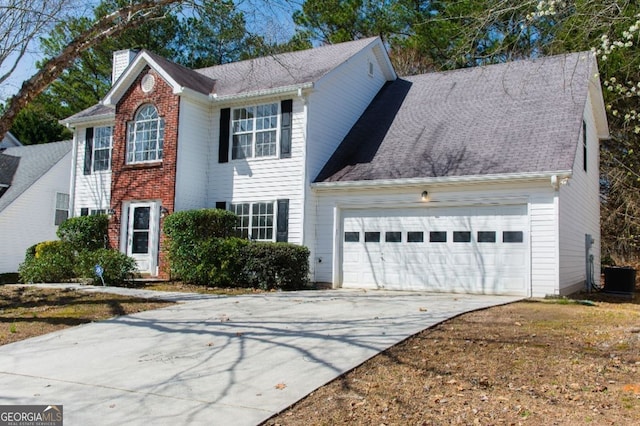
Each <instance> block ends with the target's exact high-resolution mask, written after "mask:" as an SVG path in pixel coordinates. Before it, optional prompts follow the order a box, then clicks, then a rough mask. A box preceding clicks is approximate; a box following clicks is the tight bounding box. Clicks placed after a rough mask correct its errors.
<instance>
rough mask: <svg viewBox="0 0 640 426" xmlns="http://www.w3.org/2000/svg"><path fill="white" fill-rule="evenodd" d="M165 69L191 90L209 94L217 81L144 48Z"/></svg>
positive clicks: (177, 81)
mask: <svg viewBox="0 0 640 426" xmlns="http://www.w3.org/2000/svg"><path fill="white" fill-rule="evenodd" d="M144 52H146V53H147V54H148V55H149V56H150V57H151V59H153V60H154V61H155V62H156V63H157V64H158V65H159V66H160V67H161V68H162V69H163V70H165V71H166V72H167V74H169V75H170V76H171V78H173V80H174V81H175V82H176V83H178V84H179V85H180V86H181V87H188V88H189V89H191V90H195V91H196V92H199V93H202V94H204V95H208V94H210V93H212V92H213V88H214V86H215V85H216V81H215V80H214V79H211V78H209V77H207V76H205V75H203V74H201V73H198V72H196V71H194V70H190V69H189V68H186V67H183V66H182V65H178V64H176V63H173V62H171V61H169V60H167V59H165V58H163V57H162V56H159V55H156V54H155V53H152V52H149V51H148V50H144Z"/></svg>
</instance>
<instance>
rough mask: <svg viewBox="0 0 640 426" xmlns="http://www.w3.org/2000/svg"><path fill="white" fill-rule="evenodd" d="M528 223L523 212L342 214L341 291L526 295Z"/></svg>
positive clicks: (483, 209) (458, 210)
mask: <svg viewBox="0 0 640 426" xmlns="http://www.w3.org/2000/svg"><path fill="white" fill-rule="evenodd" d="M528 223H529V220H528V216H527V207H526V206H525V205H521V206H499V207H498V206H491V207H473V208H471V207H448V208H426V209H369V210H357V209H354V210H345V211H344V212H343V232H344V233H345V235H344V237H343V238H344V239H345V240H346V239H347V235H346V233H348V232H351V233H353V234H352V235H351V236H350V238H353V235H355V233H357V234H358V235H359V239H358V242H357V243H353V242H346V241H344V240H343V242H342V263H341V265H342V277H343V286H345V287H365V288H388V289H404V290H407V289H412V290H426V291H464V292H473V293H504V292H506V293H511V294H522V295H526V292H527V282H528V262H529V249H528V235H527V234H528V233H527V229H528ZM454 232H458V234H456V240H459V241H462V242H453V240H454ZM505 232H507V234H508V239H509V240H510V242H505V241H506V240H505V241H503V237H504V235H503V234H504V233H505ZM376 233H377V234H376ZM365 235H368V236H369V237H371V236H373V237H374V238H370V241H369V242H364V240H365ZM369 237H368V238H369ZM504 238H507V237H504Z"/></svg>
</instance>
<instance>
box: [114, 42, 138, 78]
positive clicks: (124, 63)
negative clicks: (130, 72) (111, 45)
mask: <svg viewBox="0 0 640 426" xmlns="http://www.w3.org/2000/svg"><path fill="white" fill-rule="evenodd" d="M137 53H138V52H137V51H135V50H131V49H125V50H116V51H115V52H113V68H112V71H111V84H112V85H113V84H115V82H116V81H117V80H118V78H120V75H122V73H123V72H124V70H125V69H127V67H128V66H129V64H130V63H131V61H132V60H133V58H135V56H136V54H137Z"/></svg>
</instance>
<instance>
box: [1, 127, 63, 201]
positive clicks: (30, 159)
mask: <svg viewBox="0 0 640 426" xmlns="http://www.w3.org/2000/svg"><path fill="white" fill-rule="evenodd" d="M71 144H72V141H70V140H68V141H62V142H52V143H46V144H40V145H26V146H21V147H14V148H7V149H6V150H5V152H4V153H5V154H6V155H11V156H14V157H19V158H20V162H19V164H18V168H17V170H16V172H15V175H14V177H13V182H12V183H11V186H9V189H7V191H6V192H5V193H4V194H3V195H2V197H0V213H2V211H3V210H4V209H6V208H7V207H9V206H10V205H11V204H12V203H13V202H14V201H15V200H16V199H17V198H18V197H20V196H21V195H22V194H23V193H24V192H25V191H27V190H28V189H29V188H31V187H32V186H33V185H34V184H35V183H36V182H37V181H38V180H39V179H40V178H41V177H42V176H44V175H46V174H47V172H49V170H51V169H52V168H53V167H54V166H55V165H56V164H58V163H59V162H60V161H61V160H62V159H63V158H64V157H65V156H66V155H67V154H68V153H69V152H71ZM69 167H71V163H69Z"/></svg>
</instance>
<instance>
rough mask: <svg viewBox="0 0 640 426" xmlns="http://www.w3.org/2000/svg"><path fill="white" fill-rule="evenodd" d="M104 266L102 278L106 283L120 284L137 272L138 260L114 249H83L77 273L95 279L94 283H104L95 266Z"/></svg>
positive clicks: (79, 257)
mask: <svg viewBox="0 0 640 426" xmlns="http://www.w3.org/2000/svg"><path fill="white" fill-rule="evenodd" d="M96 265H100V266H102V268H103V270H104V272H103V274H102V278H103V279H104V283H105V284H106V285H118V284H122V283H125V282H127V281H129V280H130V279H131V278H133V276H134V275H135V273H136V261H135V260H134V259H133V258H131V257H129V256H127V255H126V254H124V253H120V252H119V251H117V250H112V249H105V248H101V249H97V250H94V251H83V252H81V253H80V255H79V256H78V262H77V265H76V269H75V272H76V275H77V276H78V277H82V278H91V279H93V284H95V285H102V281H101V280H100V277H98V276H97V275H96V273H95V266H96Z"/></svg>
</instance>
